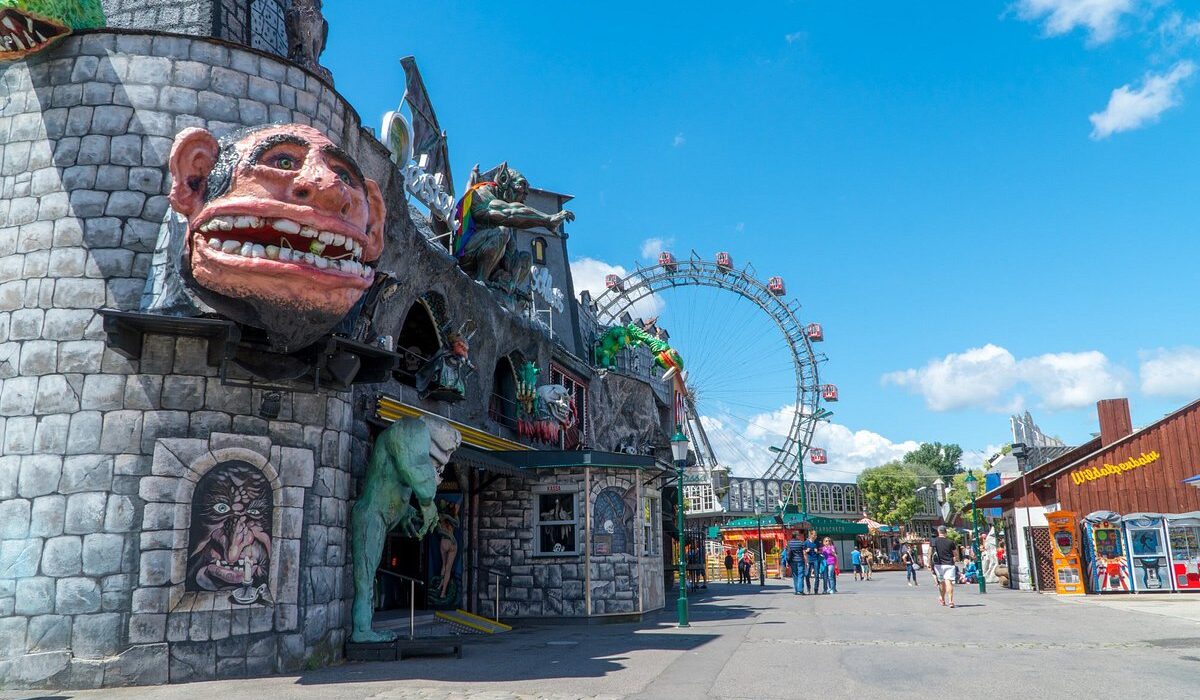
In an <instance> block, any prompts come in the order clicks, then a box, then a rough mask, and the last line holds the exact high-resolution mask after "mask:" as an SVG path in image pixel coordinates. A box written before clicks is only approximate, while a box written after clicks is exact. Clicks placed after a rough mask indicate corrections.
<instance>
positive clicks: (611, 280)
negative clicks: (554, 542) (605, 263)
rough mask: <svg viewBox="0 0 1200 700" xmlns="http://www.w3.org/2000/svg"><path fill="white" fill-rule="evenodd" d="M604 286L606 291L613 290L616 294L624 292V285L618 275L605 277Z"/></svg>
mask: <svg viewBox="0 0 1200 700" xmlns="http://www.w3.org/2000/svg"><path fill="white" fill-rule="evenodd" d="M604 286H605V287H607V288H608V289H615V290H616V291H618V292H623V291H625V284H624V281H623V280H622V279H621V276H620V275H605V276H604Z"/></svg>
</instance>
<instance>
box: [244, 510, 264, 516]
mask: <svg viewBox="0 0 1200 700" xmlns="http://www.w3.org/2000/svg"><path fill="white" fill-rule="evenodd" d="M246 513H248V514H249V515H250V517H252V518H257V517H258V516H260V515H262V510H260V509H258V508H251V509H250V510H248V511H246Z"/></svg>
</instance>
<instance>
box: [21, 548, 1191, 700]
mask: <svg viewBox="0 0 1200 700" xmlns="http://www.w3.org/2000/svg"><path fill="white" fill-rule="evenodd" d="M839 587H840V589H841V591H840V592H839V593H837V594H834V595H822V596H796V595H793V594H792V592H791V589H790V585H787V584H785V583H784V582H782V581H768V582H767V586H766V587H765V588H759V587H758V586H757V585H727V584H722V583H713V584H710V586H709V588H708V590H707V591H702V592H701V593H700V594H699V595H693V596H692V598H691V607H690V610H691V618H692V619H691V622H692V624H691V626H690V627H688V628H678V627H676V626H675V624H674V617H675V605H674V603H675V601H674V600H673V599H671V600H669V601H668V605H667V608H666V609H664V610H662V611H660V612H659V613H656V614H654V615H652V616H650V617H649V618H648V619H647V620H645V621H643V622H641V623H637V624H593V625H548V626H536V627H535V626H529V625H520V624H519V623H518V626H517V628H516V629H515V630H514V631H513V632H511V633H508V634H505V635H501V636H497V637H494V638H488V639H483V640H480V641H477V642H473V643H471V644H470V645H469V646H467V648H466V650H465V653H464V658H463V659H461V660H457V659H454V658H453V657H430V658H416V659H406V660H405V661H401V662H392V663H354V664H343V665H341V666H337V667H333V668H327V669H321V670H317V671H311V672H305V673H302V674H299V675H287V676H271V677H268V678H257V679H245V680H229V681H213V682H205V683H190V684H182V685H170V686H158V687H148V688H126V689H112V690H101V691H57V692H47V691H40V692H38V691H25V692H4V693H0V698H3V699H5V700H9V699H14V700H15V699H21V700H27V699H31V698H55V700H67V699H68V698H70V699H74V698H79V699H85V698H86V699H90V698H105V699H106V700H108V699H112V700H135V699H136V700H176V699H182V698H189V699H190V698H198V697H210V696H228V695H230V694H232V695H233V696H235V697H249V698H253V699H256V700H257V699H259V698H269V699H270V700H288V699H292V698H297V699H299V698H304V699H307V698H314V699H315V698H321V699H326V698H328V699H333V700H338V699H341V698H381V699H383V698H388V699H397V700H408V699H410V698H412V699H420V700H450V699H461V700H508V699H510V698H548V699H553V700H558V699H560V698H671V699H677V698H687V699H688V700H692V699H695V698H755V699H761V698H789V699H791V698H851V697H853V698H860V699H861V698H921V699H922V700H935V699H941V698H958V697H977V698H983V699H984V700H987V699H988V698H992V697H999V696H1003V697H1009V698H1012V697H1015V698H1030V699H1033V698H1077V697H1084V696H1085V695H1086V696H1100V697H1162V696H1168V694H1170V695H1171V696H1179V697H1190V696H1193V695H1195V693H1196V687H1197V681H1198V680H1200V622H1197V621H1196V620H1200V614H1198V611H1200V596H1172V597H1170V598H1162V599H1161V600H1157V601H1153V602H1150V601H1148V596H1138V597H1137V598H1134V597H1125V598H1124V600H1121V599H1118V598H1117V597H1106V598H1104V599H1099V600H1097V599H1094V598H1089V599H1087V600H1086V601H1080V600H1064V599H1059V598H1056V597H1055V596H1052V595H1040V594H1035V593H1022V592H1016V591H1009V590H1005V589H999V588H992V589H989V591H988V593H987V594H986V595H980V594H979V593H978V591H977V590H976V587H974V586H959V587H958V590H957V596H956V602H957V603H958V607H957V608H955V609H953V610H951V609H949V608H944V607H942V606H940V605H938V603H937V599H936V594H935V591H934V588H933V586H932V579H931V578H930V576H929V574H928V573H927V572H922V574H921V578H920V586H919V587H917V588H911V587H907V586H906V585H905V584H904V576H903V574H902V573H894V572H887V573H879V574H876V576H875V580H874V581H864V582H856V581H854V580H853V577H852V576H844V577H842V578H841V579H840V581H839ZM1093 601H1095V602H1093ZM1176 611H1177V612H1176ZM1189 618H1190V619H1189Z"/></svg>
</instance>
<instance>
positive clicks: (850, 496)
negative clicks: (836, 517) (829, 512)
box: [846, 486, 860, 513]
mask: <svg viewBox="0 0 1200 700" xmlns="http://www.w3.org/2000/svg"><path fill="white" fill-rule="evenodd" d="M846 510H848V511H851V512H854V513H858V512H860V509H859V506H858V487H855V486H847V487H846Z"/></svg>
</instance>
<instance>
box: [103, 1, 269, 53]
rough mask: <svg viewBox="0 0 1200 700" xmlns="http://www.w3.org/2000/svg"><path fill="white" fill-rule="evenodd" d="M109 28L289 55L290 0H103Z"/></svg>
mask: <svg viewBox="0 0 1200 700" xmlns="http://www.w3.org/2000/svg"><path fill="white" fill-rule="evenodd" d="M102 4H103V6H104V14H105V18H106V19H107V20H108V26H109V27H121V28H124V29H143V30H150V31H160V32H173V33H176V34H191V35H193V36H212V37H217V38H219V39H225V40H226V41H232V42H235V43H239V44H244V45H246V46H250V47H252V48H255V49H258V50H260V51H267V52H270V53H273V54H275V55H277V56H284V57H286V56H287V54H288V43H287V33H286V32H285V31H284V28H283V13H284V10H286V9H287V8H288V7H290V6H291V0H102Z"/></svg>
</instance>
